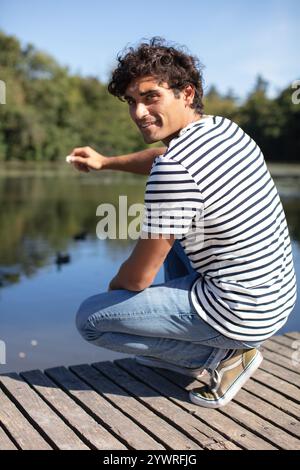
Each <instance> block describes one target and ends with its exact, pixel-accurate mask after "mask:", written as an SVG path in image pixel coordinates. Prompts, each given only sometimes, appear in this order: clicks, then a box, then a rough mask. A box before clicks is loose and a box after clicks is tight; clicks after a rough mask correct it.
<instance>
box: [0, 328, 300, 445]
mask: <svg viewBox="0 0 300 470" xmlns="http://www.w3.org/2000/svg"><path fill="white" fill-rule="evenodd" d="M262 352H263V355H264V361H263V363H262V365H261V367H260V368H259V370H258V371H256V373H255V374H254V376H253V377H252V378H251V379H250V380H249V381H248V382H247V383H246V385H245V386H244V387H243V389H242V390H240V392H239V393H238V394H237V395H236V398H235V399H234V400H233V401H232V402H231V403H229V404H228V405H227V406H225V407H224V408H220V409H218V410H210V409H207V408H201V407H199V406H197V405H194V404H193V403H191V402H189V399H188V393H187V391H188V390H190V389H191V388H193V387H195V386H199V382H200V380H194V379H191V378H188V377H185V376H183V375H180V374H176V373H173V372H169V371H163V369H152V368H148V367H143V366H140V365H138V364H137V363H136V362H135V360H134V359H131V358H126V359H121V360H117V361H114V362H99V363H96V364H92V365H86V364H85V365H76V366H72V367H69V368H66V367H55V368H51V369H47V370H45V371H44V372H41V371H39V370H34V371H29V372H23V373H20V374H16V373H10V374H2V375H1V376H0V449H2V450H4V449H82V450H84V449H85V450H88V449H102V450H117V449H120V450H126V449H129V450H132V449H136V450H141V449H147V450H163V449H172V450H193V451H194V450H201V449H208V450H218V449H228V450H238V449H270V450H271V449H274V450H275V449H300V421H299V418H300V333H288V334H286V335H284V336H278V337H274V338H272V339H271V340H268V341H267V342H266V343H265V344H264V347H263V348H262Z"/></svg>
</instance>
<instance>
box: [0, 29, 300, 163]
mask: <svg viewBox="0 0 300 470" xmlns="http://www.w3.org/2000/svg"><path fill="white" fill-rule="evenodd" d="M0 51H1V52H0V80H2V81H3V82H4V83H5V84H6V104H1V105H0V161H3V162H5V161H12V160H20V161H42V160H43V161H59V160H61V159H62V158H63V157H64V156H65V155H67V154H68V153H69V152H70V150H71V149H72V148H74V147H77V146H85V145H90V146H91V147H93V148H95V149H96V150H98V151H99V152H101V153H103V154H106V155H118V154H122V153H129V152H134V151H136V150H139V149H142V148H145V144H144V142H143V140H142V138H141V136H140V133H139V132H138V130H137V129H136V127H135V125H134V124H133V123H132V122H131V120H130V119H129V116H128V110H127V105H126V104H124V103H122V102H120V101H119V100H118V99H116V98H115V97H113V96H111V95H110V94H109V93H108V91H107V87H106V84H104V83H101V82H100V81H99V79H97V78H96V77H91V76H90V77H82V76H81V75H78V74H71V73H70V71H69V69H68V68H67V67H63V66H61V65H60V64H58V63H57V61H56V60H55V59H54V58H53V57H51V56H50V55H48V54H46V53H44V52H41V51H39V50H37V49H36V48H35V47H34V46H33V45H32V44H28V45H26V46H23V47H22V46H21V44H20V41H19V40H18V39H17V38H16V37H14V36H10V35H7V34H5V33H4V32H1V31H0ZM267 90H268V83H267V82H266V81H265V80H264V79H263V78H262V77H257V80H256V83H255V86H254V88H253V89H252V90H251V91H250V93H249V94H248V96H247V98H246V99H245V100H244V101H243V102H242V103H240V102H239V100H238V99H237V98H236V97H235V95H234V93H233V92H231V91H229V92H228V93H226V94H225V95H224V94H221V93H219V92H218V90H217V89H216V88H215V87H214V86H212V87H211V88H210V89H209V90H208V91H207V93H206V96H205V112H206V114H215V115H221V116H225V117H228V118H230V119H232V120H234V121H235V122H237V123H238V124H239V125H240V126H241V127H242V128H243V129H244V130H245V132H247V133H248V134H249V135H250V136H251V137H253V138H254V139H255V141H256V142H257V143H258V145H260V147H261V148H262V151H263V153H264V155H265V157H266V159H267V160H269V161H277V162H281V161H290V162H297V158H298V156H299V154H300V132H299V131H300V104H293V102H292V93H293V91H294V90H292V88H291V87H287V88H286V89H284V90H282V91H281V92H279V94H278V95H277V96H276V97H275V98H270V97H268V93H267Z"/></svg>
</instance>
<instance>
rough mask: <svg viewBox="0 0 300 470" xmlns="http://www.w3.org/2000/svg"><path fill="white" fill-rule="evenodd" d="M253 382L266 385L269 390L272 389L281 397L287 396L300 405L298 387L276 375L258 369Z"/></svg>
mask: <svg viewBox="0 0 300 470" xmlns="http://www.w3.org/2000/svg"><path fill="white" fill-rule="evenodd" d="M252 377H253V380H255V381H257V382H260V383H261V384H263V385H266V386H267V387H269V388H272V389H273V390H275V391H276V392H278V393H279V394H280V395H283V396H285V397H286V398H288V399H289V400H293V401H295V402H296V403H300V392H299V389H298V388H297V387H294V386H293V385H292V384H289V383H287V382H285V381H284V380H281V379H279V378H278V377H275V376H274V375H271V374H269V373H268V372H265V371H264V370H262V369H258V370H257V371H256V372H255V373H254V375H253V376H252Z"/></svg>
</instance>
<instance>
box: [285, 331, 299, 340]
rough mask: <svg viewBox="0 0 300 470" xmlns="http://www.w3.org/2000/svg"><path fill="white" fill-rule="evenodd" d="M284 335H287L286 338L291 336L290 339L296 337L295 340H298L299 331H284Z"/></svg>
mask: <svg viewBox="0 0 300 470" xmlns="http://www.w3.org/2000/svg"><path fill="white" fill-rule="evenodd" d="M284 336H287V337H288V338H291V339H294V340H295V339H296V340H299V339H300V333H299V332H298V331H293V332H291V333H285V334H284Z"/></svg>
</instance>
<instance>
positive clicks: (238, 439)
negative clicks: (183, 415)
mask: <svg viewBox="0 0 300 470" xmlns="http://www.w3.org/2000/svg"><path fill="white" fill-rule="evenodd" d="M115 363H117V364H118V365H119V366H120V367H121V368H123V369H124V370H126V371H127V372H128V373H130V374H131V375H133V376H134V377H136V378H137V379H139V380H141V381H142V382H144V383H146V384H147V385H148V386H150V387H151V388H153V389H154V390H157V391H158V392H159V393H161V395H163V396H165V397H167V398H169V400H171V401H173V402H174V403H176V404H178V405H179V406H180V407H181V408H184V409H185V410H188V412H189V413H191V414H192V415H193V416H195V417H197V418H199V419H200V420H201V421H202V422H204V423H205V424H207V423H209V425H210V427H212V428H213V429H215V430H217V431H218V432H220V434H222V435H223V436H224V437H225V440H230V441H232V442H233V443H235V444H236V445H238V446H240V447H242V448H244V449H257V450H258V449H266V450H267V449H275V448H276V447H275V446H273V445H272V444H270V443H269V442H266V441H265V440H264V439H261V438H260V437H259V436H257V435H255V434H254V433H253V432H251V431H249V430H248V429H246V427H243V426H241V425H240V424H239V423H237V422H236V421H234V420H232V419H231V418H229V417H227V416H225V415H224V414H222V413H220V411H219V410H211V409H208V408H203V407H199V406H197V405H195V404H194V403H191V402H190V401H189V399H188V394H187V391H186V390H182V388H183V387H180V386H179V384H177V383H174V382H171V381H170V380H169V378H168V379H167V378H166V377H164V376H163V375H161V373H162V371H163V369H159V373H158V372H157V371H154V370H153V369H152V368H151V369H150V368H149V367H144V366H141V365H139V364H137V363H136V362H135V361H133V360H131V359H120V360H117V361H115ZM165 372H166V373H168V374H169V372H168V371H164V372H163V374H165ZM170 374H173V376H176V377H175V379H174V380H175V381H176V380H177V379H178V380H179V379H180V380H183V381H184V383H185V385H187V384H189V383H190V382H192V381H193V379H191V378H189V377H185V376H183V375H180V374H175V373H173V372H170Z"/></svg>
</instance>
